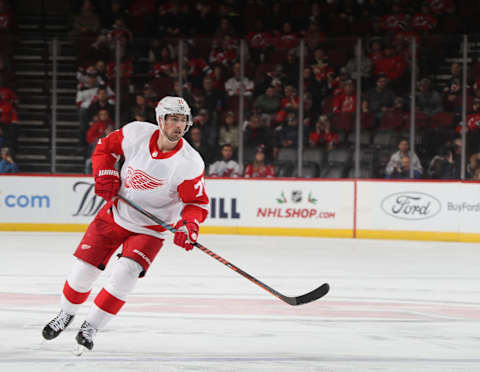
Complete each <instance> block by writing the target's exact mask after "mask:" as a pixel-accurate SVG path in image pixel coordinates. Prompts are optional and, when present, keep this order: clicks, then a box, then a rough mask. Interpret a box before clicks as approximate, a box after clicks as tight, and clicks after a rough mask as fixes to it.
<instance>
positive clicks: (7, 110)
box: [0, 100, 19, 152]
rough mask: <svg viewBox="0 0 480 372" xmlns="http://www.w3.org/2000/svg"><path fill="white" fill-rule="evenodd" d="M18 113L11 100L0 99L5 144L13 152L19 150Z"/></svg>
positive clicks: (0, 125)
mask: <svg viewBox="0 0 480 372" xmlns="http://www.w3.org/2000/svg"><path fill="white" fill-rule="evenodd" d="M18 127H19V122H18V115H17V111H16V110H15V108H14V107H13V105H12V104H11V103H10V101H7V100H3V101H0V128H2V130H3V134H4V136H5V144H6V145H7V146H8V147H10V148H11V150H12V151H13V152H15V151H16V150H17V137H18Z"/></svg>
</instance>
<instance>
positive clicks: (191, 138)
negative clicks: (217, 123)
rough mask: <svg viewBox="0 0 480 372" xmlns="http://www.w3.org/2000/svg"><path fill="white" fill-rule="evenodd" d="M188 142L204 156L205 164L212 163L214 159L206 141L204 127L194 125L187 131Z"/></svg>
mask: <svg viewBox="0 0 480 372" xmlns="http://www.w3.org/2000/svg"><path fill="white" fill-rule="evenodd" d="M187 138H188V142H189V143H190V145H192V147H193V148H194V149H195V150H197V151H198V152H199V154H200V155H201V156H202V159H203V161H204V163H205V164H210V162H211V161H212V159H211V156H210V153H211V151H210V147H209V146H208V145H207V143H206V141H204V139H203V133H202V128H200V127H198V126H197V127H192V128H191V129H190V130H189V131H188V132H187Z"/></svg>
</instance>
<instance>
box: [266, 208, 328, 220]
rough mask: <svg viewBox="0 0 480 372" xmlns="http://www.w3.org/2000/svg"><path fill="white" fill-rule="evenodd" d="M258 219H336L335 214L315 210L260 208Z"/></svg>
mask: <svg viewBox="0 0 480 372" xmlns="http://www.w3.org/2000/svg"><path fill="white" fill-rule="evenodd" d="M257 217H265V218H335V212H329V211H321V210H318V209H315V208H285V209H284V208H258V210H257Z"/></svg>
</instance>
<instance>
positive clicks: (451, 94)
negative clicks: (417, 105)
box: [443, 62, 463, 112]
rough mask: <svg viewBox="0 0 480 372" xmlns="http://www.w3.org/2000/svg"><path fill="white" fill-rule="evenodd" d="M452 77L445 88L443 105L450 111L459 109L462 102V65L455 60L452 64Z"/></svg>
mask: <svg viewBox="0 0 480 372" xmlns="http://www.w3.org/2000/svg"><path fill="white" fill-rule="evenodd" d="M450 74H451V76H450V79H449V81H448V83H447V85H446V86H445V88H444V89H443V107H444V108H445V110H446V111H448V112H454V111H458V110H459V107H461V104H462V80H463V79H462V66H461V65H460V63H457V62H454V63H452V64H451V66H450Z"/></svg>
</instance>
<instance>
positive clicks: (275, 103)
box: [253, 86, 281, 125]
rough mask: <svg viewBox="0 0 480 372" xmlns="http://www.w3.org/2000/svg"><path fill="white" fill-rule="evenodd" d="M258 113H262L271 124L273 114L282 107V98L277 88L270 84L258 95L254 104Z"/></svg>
mask: <svg viewBox="0 0 480 372" xmlns="http://www.w3.org/2000/svg"><path fill="white" fill-rule="evenodd" d="M253 107H254V108H255V110H256V111H257V114H260V115H261V116H262V118H263V120H265V123H266V124H267V125H270V121H271V120H272V116H275V114H276V113H277V111H278V110H280V107H281V100H280V97H278V96H277V95H276V94H275V88H274V87H273V86H269V87H268V88H267V90H266V91H265V93H264V94H262V95H260V96H258V97H257V99H256V100H255V103H254V105H253Z"/></svg>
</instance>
